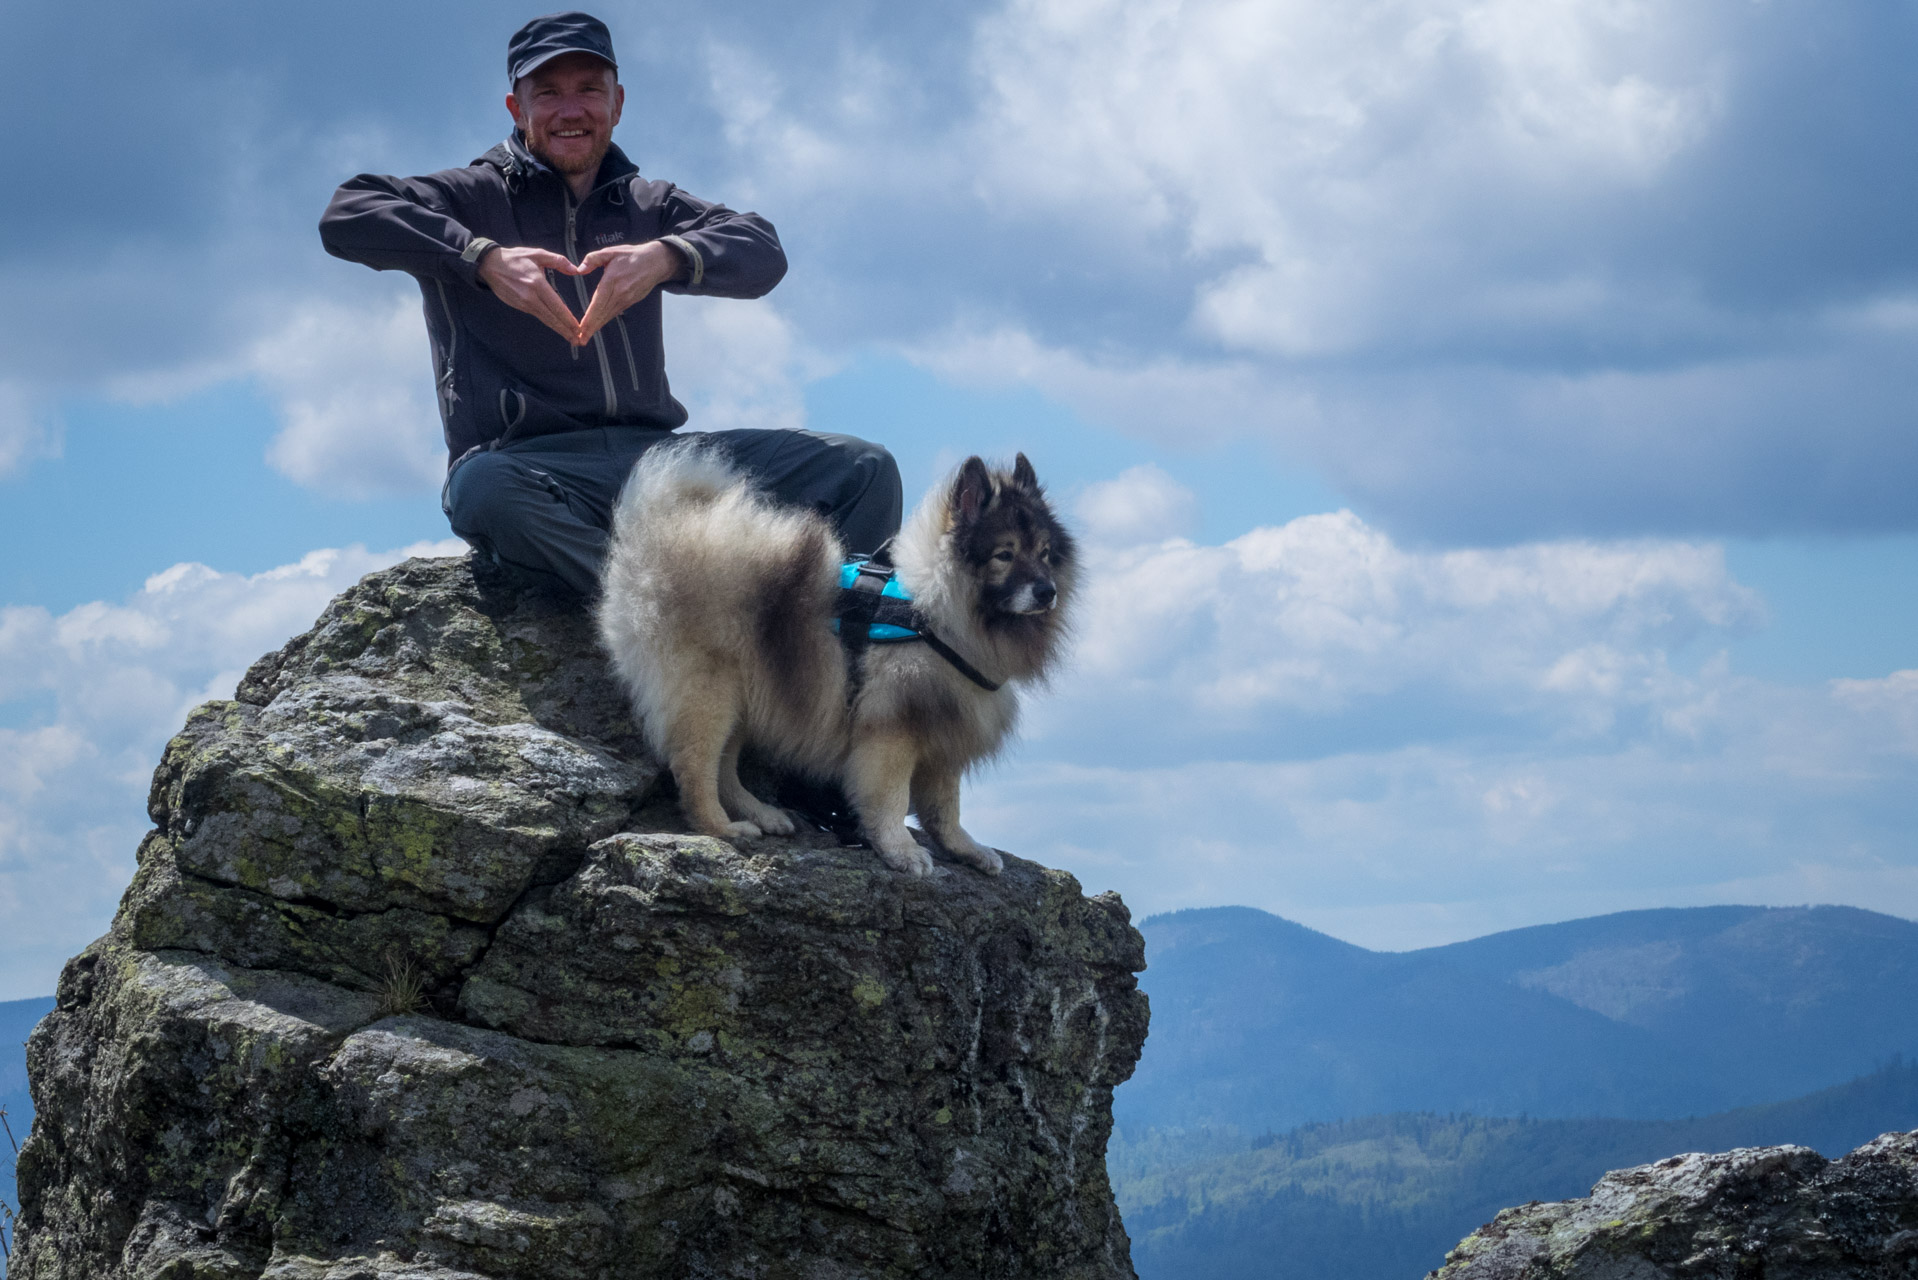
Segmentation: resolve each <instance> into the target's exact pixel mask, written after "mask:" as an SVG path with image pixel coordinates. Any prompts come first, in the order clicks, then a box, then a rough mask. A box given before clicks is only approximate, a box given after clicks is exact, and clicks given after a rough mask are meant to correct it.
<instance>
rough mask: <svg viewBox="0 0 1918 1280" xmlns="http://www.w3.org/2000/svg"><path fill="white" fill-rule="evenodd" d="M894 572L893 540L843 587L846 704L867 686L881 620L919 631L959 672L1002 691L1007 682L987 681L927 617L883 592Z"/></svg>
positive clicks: (841, 610)
mask: <svg viewBox="0 0 1918 1280" xmlns="http://www.w3.org/2000/svg"><path fill="white" fill-rule="evenodd" d="M893 572H894V571H893V566H892V543H891V542H890V541H888V542H886V543H884V544H883V545H881V546H880V548H879V549H878V550H877V551H875V552H873V553H872V556H871V557H870V558H869V559H867V560H865V561H863V562H861V563H860V564H859V569H858V574H857V576H856V577H854V578H853V581H852V585H851V586H849V587H843V588H841V589H840V592H839V603H838V606H837V607H836V608H835V609H834V611H833V613H834V616H835V617H837V618H838V619H839V643H840V645H841V646H842V647H843V648H844V649H845V651H846V705H847V706H851V705H852V703H853V702H854V701H855V700H856V699H857V698H858V697H859V690H860V688H861V687H862V686H863V685H864V684H865V680H866V663H865V657H866V650H867V649H870V648H871V647H872V628H873V624H874V623H875V622H883V623H885V624H886V625H888V626H894V627H899V628H901V629H903V630H907V631H913V632H917V633H918V638H919V639H920V640H923V641H925V643H926V647H927V648H928V649H931V650H932V651H933V652H934V653H936V654H938V655H939V656H940V657H942V658H944V659H945V660H946V661H947V662H949V663H951V664H952V668H953V670H955V671H957V672H958V673H959V674H960V675H962V676H964V677H965V678H966V679H968V680H970V681H972V682H973V683H974V684H976V685H978V686H979V687H980V688H981V689H984V690H985V691H986V692H987V693H997V692H999V689H1000V687H1001V685H1002V684H1003V683H1004V682H1003V681H998V682H995V681H992V680H988V679H986V677H985V675H984V674H983V673H981V672H980V670H979V668H977V667H975V666H973V665H972V664H971V663H970V662H967V661H966V660H965V659H964V658H963V657H961V656H960V655H959V651H958V650H956V649H954V648H953V647H952V646H951V645H949V644H947V643H946V642H945V641H944V640H941V639H940V638H939V636H938V635H937V634H936V633H935V632H934V631H933V629H932V624H931V623H929V622H928V621H927V620H926V617H925V615H924V614H922V613H920V612H919V610H917V609H915V608H913V607H912V606H911V605H910V604H908V603H906V602H905V601H903V600H897V599H893V598H891V597H888V596H884V595H881V594H880V593H881V592H883V591H884V590H885V589H886V584H887V583H888V582H891V581H892V577H893Z"/></svg>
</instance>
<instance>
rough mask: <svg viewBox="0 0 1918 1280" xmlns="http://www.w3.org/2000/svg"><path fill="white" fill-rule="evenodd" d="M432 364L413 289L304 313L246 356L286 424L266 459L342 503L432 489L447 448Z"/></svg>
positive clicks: (315, 306)
mask: <svg viewBox="0 0 1918 1280" xmlns="http://www.w3.org/2000/svg"><path fill="white" fill-rule="evenodd" d="M430 358H431V357H430V354H429V352H428V347H427V340H426V329H425V325H424V323H423V322H422V321H421V319H420V303H419V296H418V294H417V293H415V292H414V291H413V290H412V289H411V288H410V287H408V288H405V289H403V290H387V291H382V293H381V295H380V296H379V297H378V298H377V299H376V300H372V301H369V302H367V303H362V304H359V305H353V304H343V303H336V302H328V301H312V302H307V303H305V304H303V305H301V306H300V307H299V308H298V309H297V310H296V311H295V312H294V313H293V314H292V315H291V316H289V317H287V319H286V321H285V323H284V324H283V325H282V326H281V327H280V328H278V329H277V330H275V331H274V332H272V333H270V334H268V335H267V336H265V337H264V338H262V339H260V341H259V342H257V343H255V344H254V346H253V348H252V350H251V351H250V352H249V353H248V355H247V360H246V367H247V369H248V371H249V372H250V373H251V374H252V375H253V376H254V377H255V378H257V379H258V380H259V382H260V383H261V385H262V386H263V387H264V388H265V389H266V391H267V393H268V395H270V396H271V397H272V399H273V400H274V401H275V403H276V405H277V407H278V410H279V414H280V418H281V421H282V423H283V424H284V425H283V426H282V428H281V430H280V433H279V434H278V435H277V436H275V437H274V439H273V443H272V445H271V446H269V447H268V449H267V455H266V456H267V461H268V462H269V463H271V464H272V466H273V467H274V469H275V470H277V471H279V472H281V473H282V474H283V475H285V476H286V477H287V478H288V479H290V480H293V481H294V482H295V483H298V484H302V485H305V486H306V487H308V488H311V489H316V490H319V491H320V492H322V493H327V494H332V495H335V496H339V497H347V498H365V497H373V496H376V495H386V494H392V493H409V492H419V491H421V490H430V489H434V488H437V487H438V485H439V483H440V481H441V479H442V478H444V476H445V473H446V445H445V443H444V440H443V438H442V435H441V431H440V420H439V412H438V409H437V407H436V406H435V405H434V403H433V377H432V366H431V363H430Z"/></svg>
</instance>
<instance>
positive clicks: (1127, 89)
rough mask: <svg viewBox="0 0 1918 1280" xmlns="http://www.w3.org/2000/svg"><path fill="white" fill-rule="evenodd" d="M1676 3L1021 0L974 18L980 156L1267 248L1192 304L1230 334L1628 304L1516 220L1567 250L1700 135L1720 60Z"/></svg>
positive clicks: (995, 165) (1032, 179)
mask: <svg viewBox="0 0 1918 1280" xmlns="http://www.w3.org/2000/svg"><path fill="white" fill-rule="evenodd" d="M1676 16H1677V15H1676V6H1674V5H1671V4H1662V3H1620V2H1619V0H1567V2H1562V3H1554V4H1546V5H1540V4H1536V3H1527V2H1526V0H1478V2H1472V0H1466V2H1463V3H1461V2H1460V0H1393V2H1389V3H1384V4H1371V5H1363V6H1352V5H1343V6H1342V5H1326V4H1321V3H1317V2H1316V0H1279V2H1277V3H1274V2H1273V0H1198V2H1175V0H1150V2H1148V3H1135V2H1133V0H1010V2H1009V3H1008V4H1006V5H1005V6H1004V8H1003V9H1002V10H1001V11H1000V12H999V13H997V14H996V15H993V16H992V17H989V18H987V19H986V20H985V21H984V22H982V24H981V27H980V33H979V44H978V54H977V56H978V60H979V65H980V68H981V71H982V74H983V75H984V76H985V78H986V80H987V83H988V89H987V93H986V95H985V99H984V102H983V104H982V110H981V117H980V120H979V123H978V131H979V137H980V146H981V149H982V151H983V152H984V156H983V159H982V165H981V167H982V169H983V170H984V171H986V172H989V173H993V174H995V175H1000V176H1001V177H1002V178H1003V179H1004V180H1006V181H1007V182H1008V185H1010V186H1012V187H1013V188H1015V189H1017V190H1019V191H1021V192H1022V194H1025V195H1027V197H1028V198H1036V199H1038V200H1040V201H1042V202H1045V203H1047V204H1050V205H1052V206H1053V207H1054V208H1056V209H1059V210H1062V211H1063V210H1065V209H1068V208H1069V209H1071V210H1072V211H1073V213H1072V216H1073V217H1074V218H1075V220H1079V221H1090V222H1092V223H1094V224H1099V223H1104V224H1106V226H1107V227H1108V228H1109V229H1110V232H1111V233H1112V234H1114V235H1116V236H1118V237H1120V238H1122V239H1132V238H1135V237H1136V236H1137V235H1138V234H1139V233H1141V232H1151V231H1156V230H1162V229H1175V230H1176V236H1177V239H1178V240H1179V241H1182V242H1183V246H1184V248H1185V249H1186V250H1187V251H1188V252H1189V253H1190V254H1192V255H1194V257H1195V261H1196V260H1201V259H1204V258H1205V257H1206V256H1208V255H1218V254H1228V255H1241V256H1242V255H1244V254H1247V253H1249V254H1251V255H1252V256H1253V259H1254V260H1253V261H1252V262H1250V263H1246V264H1244V265H1240V266H1236V267H1231V268H1229V269H1228V270H1226V271H1225V272H1223V273H1222V274H1212V273H1210V272H1208V271H1205V270H1204V269H1201V273H1200V277H1199V279H1200V287H1199V289H1198V297H1197V305H1196V309H1195V318H1196V319H1197V320H1198V321H1199V323H1200V325H1201V327H1202V328H1203V329H1205V330H1206V331H1208V332H1210V333H1211V334H1213V335H1214V336H1216V337H1218V338H1219V339H1220V340H1222V341H1223V342H1224V343H1225V344H1226V345H1228V346H1231V347H1242V348H1246V349H1251V350H1258V351H1266V352H1271V353H1274V354H1278V355H1282V356H1317V355H1324V354H1329V353H1334V352H1340V351H1349V350H1354V349H1358V348H1362V347H1366V346H1370V345H1373V344H1375V343H1377V342H1378V341H1379V340H1380V339H1381V338H1383V337H1386V336H1387V335H1391V336H1394V337H1398V338H1401V339H1403V338H1404V337H1407V336H1410V335H1409V333H1408V329H1407V325H1408V322H1410V323H1411V324H1413V325H1416V324H1417V322H1418V320H1419V317H1420V316H1421V315H1429V314H1431V313H1432V312H1434V311H1435V310H1440V311H1443V312H1444V313H1445V314H1446V315H1448V317H1450V318H1451V321H1452V323H1456V322H1457V319H1458V317H1459V316H1460V314H1461V313H1466V314H1470V313H1474V312H1477V313H1481V314H1482V315H1483V316H1484V317H1485V318H1487V319H1492V318H1500V319H1503V320H1505V321H1507V322H1517V323H1527V322H1531V321H1535V320H1537V319H1541V318H1542V319H1549V320H1552V321H1556V322H1563V321H1566V320H1575V319H1578V318H1580V317H1581V316H1587V317H1589V316H1591V315H1594V314H1597V313H1601V312H1603V311H1605V310H1607V309H1609V308H1610V307H1612V306H1613V305H1615V302H1616V299H1614V298H1613V297H1612V296H1610V295H1611V292H1612V291H1611V290H1610V289H1609V288H1608V287H1607V286H1606V283H1605V281H1604V278H1603V275H1602V274H1601V275H1599V276H1597V277H1593V276H1591V275H1590V274H1588V273H1589V268H1588V267H1584V266H1582V265H1581V264H1580V259H1579V258H1578V257H1576V256H1572V255H1567V256H1564V257H1562V258H1560V260H1559V263H1558V265H1556V266H1554V265H1552V264H1551V263H1549V262H1532V263H1527V264H1524V265H1520V264H1518V263H1515V262H1513V261H1512V258H1513V257H1514V253H1513V250H1514V249H1515V248H1520V247H1521V246H1516V245H1513V244H1511V243H1510V234H1511V230H1512V226H1511V224H1512V223H1514V222H1518V223H1520V224H1521V225H1522V229H1523V234H1525V235H1527V236H1529V237H1531V238H1533V239H1534V240H1536V239H1537V238H1539V237H1540V236H1541V235H1542V236H1543V237H1545V238H1546V239H1547V240H1548V241H1550V240H1556V241H1559V242H1561V243H1564V244H1566V245H1567V246H1568V247H1569V244H1570V242H1571V240H1572V236H1570V235H1568V232H1572V230H1573V228H1572V227H1570V226H1567V225H1565V221H1566V214H1567V213H1572V214H1574V215H1576V212H1577V210H1578V206H1579V205H1580V203H1581V202H1582V201H1584V200H1590V199H1594V198H1597V199H1610V198H1615V197H1616V196H1617V195H1618V194H1620V193H1621V192H1626V191H1639V190H1642V189H1643V188H1644V187H1645V186H1646V185H1647V184H1650V183H1652V182H1654V181H1656V180H1657V179H1658V177H1659V176H1660V175H1661V174H1662V173H1663V172H1664V171H1665V170H1666V169H1667V167H1668V166H1670V165H1671V164H1673V163H1674V162H1675V161H1676V160H1677V159H1678V158H1679V157H1680V156H1682V155H1683V154H1684V153H1685V151H1686V149H1687V148H1688V147H1689V146H1691V145H1693V144H1694V143H1696V142H1698V141H1699V140H1701V139H1702V138H1703V137H1705V136H1706V134H1707V133H1708V131H1709V129H1710V128H1711V126H1712V125H1713V123H1714V122H1715V120H1716V119H1717V117H1718V115H1719V114H1720V111H1721V109H1722V103H1721V98H1722V94H1721V91H1720V88H1719V84H1718V81H1719V78H1720V74H1721V72H1720V67H1719V60H1718V58H1716V57H1714V56H1712V55H1711V54H1710V53H1709V52H1707V54H1706V56H1704V57H1702V58H1697V57H1694V56H1693V55H1694V54H1695V53H1696V52H1698V50H1697V49H1696V47H1695V46H1692V45H1691V44H1690V41H1688V40H1687V37H1688V36H1689V35H1691V32H1690V31H1688V29H1687V28H1688V24H1686V23H1683V22H1680V21H1677V20H1676ZM1493 211H1496V212H1493ZM1487 212H1493V216H1491V217H1489V218H1488V217H1485V216H1483V215H1485V214H1486V213H1487ZM1574 221H1576V218H1575V216H1574ZM1515 275H1516V279H1514V276H1515ZM1519 281H1524V282H1525V283H1526V285H1527V286H1528V287H1527V288H1526V289H1525V290H1523V291H1522V292H1514V291H1512V290H1511V288H1510V286H1511V285H1512V284H1514V283H1517V282H1519ZM1441 282H1443V283H1445V284H1446V285H1447V286H1449V287H1446V288H1444V289H1443V290H1442V291H1441V290H1439V289H1436V288H1434V286H1436V285H1439V284H1440V283H1441Z"/></svg>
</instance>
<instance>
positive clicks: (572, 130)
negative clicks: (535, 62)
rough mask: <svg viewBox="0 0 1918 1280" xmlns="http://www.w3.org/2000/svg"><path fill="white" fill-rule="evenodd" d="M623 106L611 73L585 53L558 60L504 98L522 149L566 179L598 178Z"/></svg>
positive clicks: (623, 96) (623, 98)
mask: <svg viewBox="0 0 1918 1280" xmlns="http://www.w3.org/2000/svg"><path fill="white" fill-rule="evenodd" d="M625 105H626V90H625V88H624V86H622V85H621V84H620V83H619V81H618V78H617V77H616V76H615V75H614V74H613V69H612V68H611V67H609V66H607V65H606V64H605V63H604V62H602V61H600V60H599V59H598V58H595V57H594V56H593V55H592V54H590V53H568V54H562V55H561V56H559V57H557V58H554V59H553V60H552V61H551V62H549V63H547V64H546V65H545V66H543V67H541V68H539V70H537V71H535V72H533V74H531V75H529V76H527V77H525V78H524V79H522V80H520V81H519V82H518V83H517V84H515V85H514V86H513V92H511V93H509V94H507V95H506V109H507V110H508V111H510V112H512V113H513V121H514V123H515V124H517V125H519V127H520V132H521V133H522V134H524V135H525V137H526V149H527V150H528V151H531V152H532V153H533V154H534V155H536V156H538V157H539V158H540V159H542V160H544V161H545V162H546V163H547V164H549V165H551V166H552V167H553V168H554V169H555V170H557V171H558V172H560V173H562V174H567V175H569V176H570V175H574V174H581V173H586V174H592V173H597V172H599V162H600V161H601V160H602V159H604V158H605V156H606V148H608V147H610V146H612V145H613V126H614V125H616V124H618V123H619V112H620V108H621V107H624V106H625Z"/></svg>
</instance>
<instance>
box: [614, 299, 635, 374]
mask: <svg viewBox="0 0 1918 1280" xmlns="http://www.w3.org/2000/svg"><path fill="white" fill-rule="evenodd" d="M613 323H614V324H616V325H618V326H619V341H620V345H621V346H623V347H625V348H626V372H628V373H630V374H632V375H633V390H634V391H638V390H639V361H637V360H635V359H633V340H632V338H630V337H628V336H627V333H626V317H625V316H614V317H613Z"/></svg>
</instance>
